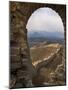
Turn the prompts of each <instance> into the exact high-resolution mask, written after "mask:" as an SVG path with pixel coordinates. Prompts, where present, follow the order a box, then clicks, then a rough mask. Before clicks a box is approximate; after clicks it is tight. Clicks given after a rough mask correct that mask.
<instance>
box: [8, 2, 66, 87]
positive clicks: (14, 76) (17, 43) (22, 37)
mask: <svg viewBox="0 0 68 90" xmlns="http://www.w3.org/2000/svg"><path fill="white" fill-rule="evenodd" d="M9 4H10V6H9V10H10V15H9V18H10V88H17V87H18V88H19V87H32V86H33V85H32V78H33V76H34V75H35V73H36V72H35V68H34V67H33V65H32V62H31V58H30V51H29V46H28V43H27V30H26V24H27V21H28V19H29V17H30V15H31V14H32V13H33V12H34V11H35V10H36V9H38V8H40V7H50V8H52V9H53V10H55V11H56V12H57V13H58V14H59V15H60V16H61V18H62V20H63V24H64V28H65V27H66V6H65V5H52V4H40V3H25V2H13V1H10V2H9ZM65 32H66V28H65Z"/></svg>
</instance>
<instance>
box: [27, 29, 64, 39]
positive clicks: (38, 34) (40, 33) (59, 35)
mask: <svg viewBox="0 0 68 90" xmlns="http://www.w3.org/2000/svg"><path fill="white" fill-rule="evenodd" d="M30 37H33V38H34V37H36V38H37V37H38V38H39V37H44V38H60V39H63V38H64V34H63V33H61V32H46V31H35V32H34V31H32V32H28V38H30Z"/></svg>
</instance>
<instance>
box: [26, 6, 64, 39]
mask: <svg viewBox="0 0 68 90" xmlns="http://www.w3.org/2000/svg"><path fill="white" fill-rule="evenodd" d="M47 17H48V18H49V19H48V18H47ZM40 18H41V19H40ZM50 19H51V20H50ZM48 20H49V21H48ZM52 20H53V21H52ZM56 21H57V22H56ZM41 22H42V23H41ZM38 23H39V24H38ZM51 23H53V24H54V23H55V24H54V25H52V24H51ZM46 24H51V26H49V25H48V26H47V27H46ZM33 25H34V26H33ZM34 27H35V28H34ZM39 27H40V28H41V30H39V29H40V28H39ZM43 27H44V28H43ZM54 27H55V28H54ZM57 27H59V28H57ZM26 28H27V35H30V34H28V32H31V31H32V30H33V32H39V31H42V29H45V30H44V31H46V30H47V29H48V30H50V29H51V28H52V29H51V31H46V33H47V32H55V33H53V34H59V33H63V38H64V26H63V22H62V19H61V17H60V16H59V14H58V13H57V12H56V11H55V10H53V9H52V8H49V7H41V8H38V9H37V10H35V11H34V12H33V13H32V14H31V16H30V17H29V19H28V21H27V24H26ZM34 30H36V31H34ZM42 32H43V31H42ZM57 32H59V33H57ZM49 34H52V33H49ZM53 34H52V35H53ZM45 35H46V34H45ZM59 35H61V34H59ZM58 37H59V36H58Z"/></svg>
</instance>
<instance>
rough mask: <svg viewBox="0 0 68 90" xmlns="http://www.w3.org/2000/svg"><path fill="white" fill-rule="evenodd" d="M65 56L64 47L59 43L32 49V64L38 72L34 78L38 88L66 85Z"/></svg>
mask: <svg viewBox="0 0 68 90" xmlns="http://www.w3.org/2000/svg"><path fill="white" fill-rule="evenodd" d="M63 54H64V52H63V46H62V45H60V44H58V43H56V44H48V45H43V44H42V45H41V46H40V45H39V46H38V47H36V46H34V47H32V48H31V57H32V64H33V65H34V67H35V68H36V70H37V75H36V77H35V78H33V83H34V84H35V85H36V86H47V85H64V84H65V67H64V63H63V61H64V57H63Z"/></svg>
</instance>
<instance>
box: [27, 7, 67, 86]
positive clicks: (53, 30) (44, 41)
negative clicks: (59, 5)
mask: <svg viewBox="0 0 68 90" xmlns="http://www.w3.org/2000/svg"><path fill="white" fill-rule="evenodd" d="M26 29H27V37H28V44H29V48H30V56H31V60H32V64H33V65H34V67H35V68H36V69H37V67H38V69H39V68H40V70H39V72H38V76H37V77H36V78H34V83H36V84H37V85H38V83H40V82H41V83H42V82H43V83H44V84H45V85H46V84H47V83H48V85H49V82H48V81H49V80H51V78H52V77H51V73H55V71H56V69H57V67H58V65H61V64H63V63H62V62H63V61H64V58H62V57H63V56H64V49H65V48H64V44H65V43H64V26H63V22H62V19H61V17H60V16H59V14H58V13H57V12H56V11H54V10H53V9H51V8H48V7H42V8H39V9H37V10H36V11H34V12H33V13H32V15H31V16H30V18H29V19H28V22H27V25H26ZM61 53H62V54H61ZM38 69H37V71H38ZM45 74H46V75H45ZM43 77H44V80H43V79H42V81H40V79H39V78H43ZM63 77H64V76H62V78H63ZM35 79H36V82H35ZM50 82H51V81H50ZM57 82H58V81H57ZM59 82H60V80H59ZM63 82H64V81H62V82H61V83H63ZM41 83H40V84H41ZM57 84H58V85H59V83H57ZM53 85H54V82H53Z"/></svg>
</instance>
